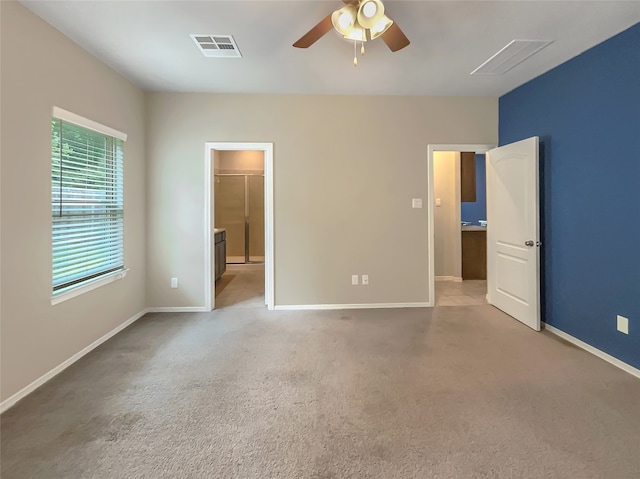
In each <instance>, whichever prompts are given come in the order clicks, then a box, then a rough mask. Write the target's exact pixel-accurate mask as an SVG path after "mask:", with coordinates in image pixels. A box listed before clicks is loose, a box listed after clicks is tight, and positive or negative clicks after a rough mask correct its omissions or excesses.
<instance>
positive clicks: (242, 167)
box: [218, 150, 264, 173]
mask: <svg viewBox="0 0 640 479" xmlns="http://www.w3.org/2000/svg"><path fill="white" fill-rule="evenodd" d="M219 157H220V158H219V164H218V168H219V169H220V170H221V171H222V172H223V173H232V172H234V173H235V172H242V173H245V172H247V173H251V172H253V173H258V172H264V152H263V151H253V150H238V151H236V150H223V151H220V152H219Z"/></svg>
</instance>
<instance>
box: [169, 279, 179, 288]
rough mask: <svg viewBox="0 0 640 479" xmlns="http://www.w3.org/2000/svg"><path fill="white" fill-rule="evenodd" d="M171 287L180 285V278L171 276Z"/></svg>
mask: <svg viewBox="0 0 640 479" xmlns="http://www.w3.org/2000/svg"><path fill="white" fill-rule="evenodd" d="M171 287H172V288H177V287H178V278H171Z"/></svg>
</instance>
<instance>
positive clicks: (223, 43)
mask: <svg viewBox="0 0 640 479" xmlns="http://www.w3.org/2000/svg"><path fill="white" fill-rule="evenodd" d="M191 38H193V41H194V42H195V43H196V45H198V48H199V49H200V51H201V52H202V54H203V55H204V56H205V57H212V58H240V57H241V56H242V55H240V50H238V45H236V41H235V40H234V39H233V37H232V36H231V35H191Z"/></svg>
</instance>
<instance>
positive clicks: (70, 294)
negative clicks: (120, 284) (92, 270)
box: [51, 268, 129, 305]
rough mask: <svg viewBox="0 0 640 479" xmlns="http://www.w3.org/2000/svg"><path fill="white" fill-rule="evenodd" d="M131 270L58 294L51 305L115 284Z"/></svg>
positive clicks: (115, 273)
mask: <svg viewBox="0 0 640 479" xmlns="http://www.w3.org/2000/svg"><path fill="white" fill-rule="evenodd" d="M128 271H129V268H125V269H123V270H122V271H114V272H113V273H110V274H108V275H105V276H102V277H100V278H98V279H95V280H94V281H91V282H90V283H87V284H83V285H82V286H78V287H77V288H73V289H72V290H70V291H65V292H64V293H60V294H56V295H55V296H52V297H51V304H52V305H54V304H58V303H62V302H64V301H67V300H68V299H71V298H75V297H76V296H80V295H81V294H84V293H87V292H89V291H91V290H94V289H97V288H99V287H100V286H104V285H105V284H109V283H113V282H114V281H117V280H119V279H122V278H124V277H125V276H126V275H127V272H128Z"/></svg>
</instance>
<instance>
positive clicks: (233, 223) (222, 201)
mask: <svg viewBox="0 0 640 479" xmlns="http://www.w3.org/2000/svg"><path fill="white" fill-rule="evenodd" d="M215 178H216V185H215V220H216V227H217V228H225V229H226V230H227V263H250V262H251V263H262V262H264V177H263V176H261V175H243V174H220V175H216V176H215Z"/></svg>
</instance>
